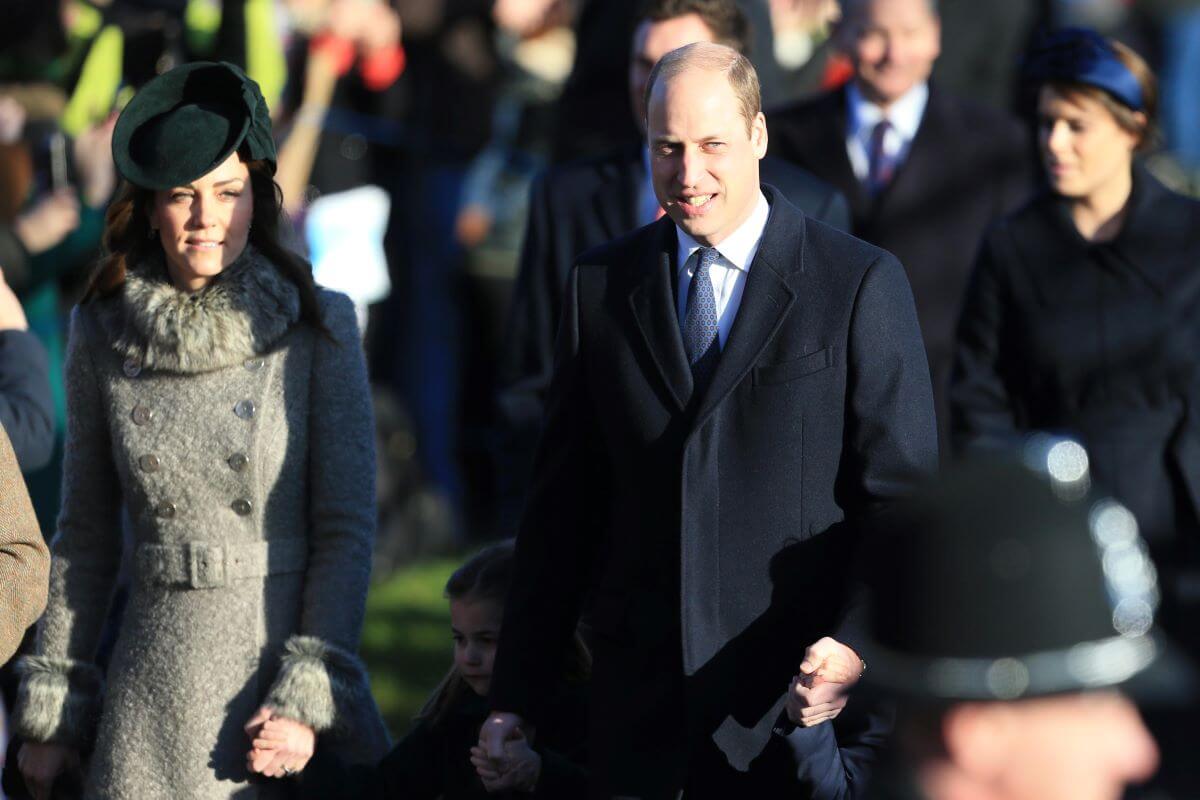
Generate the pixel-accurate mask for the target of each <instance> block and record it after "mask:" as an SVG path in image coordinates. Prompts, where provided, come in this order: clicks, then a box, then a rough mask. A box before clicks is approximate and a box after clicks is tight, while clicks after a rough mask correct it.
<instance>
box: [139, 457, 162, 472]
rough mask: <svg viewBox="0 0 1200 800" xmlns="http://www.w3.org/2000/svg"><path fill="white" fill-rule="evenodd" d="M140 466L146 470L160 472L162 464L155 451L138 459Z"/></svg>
mask: <svg viewBox="0 0 1200 800" xmlns="http://www.w3.org/2000/svg"><path fill="white" fill-rule="evenodd" d="M138 466H139V467H141V468H142V470H143V471H145V472H158V468H159V467H160V466H161V464H160V463H159V461H158V456H156V455H154V453H147V454H146V455H144V456H142V457H141V458H139V459H138Z"/></svg>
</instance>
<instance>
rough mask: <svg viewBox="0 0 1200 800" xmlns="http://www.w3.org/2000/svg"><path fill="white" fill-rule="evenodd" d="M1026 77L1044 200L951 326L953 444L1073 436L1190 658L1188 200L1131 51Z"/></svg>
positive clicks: (1196, 366) (1070, 34)
mask: <svg viewBox="0 0 1200 800" xmlns="http://www.w3.org/2000/svg"><path fill="white" fill-rule="evenodd" d="M1025 74H1026V79H1027V82H1028V84H1029V86H1030V88H1031V89H1032V90H1034V91H1036V92H1037V109H1038V120H1039V122H1038V132H1039V137H1038V139H1039V143H1040V150H1041V156H1042V162H1043V165H1044V167H1045V170H1046V179H1047V183H1048V185H1049V191H1048V192H1046V193H1045V194H1044V195H1043V196H1042V197H1040V198H1038V199H1035V200H1034V201H1033V202H1032V203H1031V204H1030V205H1028V206H1027V207H1026V208H1024V209H1022V210H1021V211H1019V212H1017V213H1016V214H1014V215H1013V216H1011V217H1009V218H1008V219H1006V220H1004V221H1003V222H1001V223H1000V224H998V225H997V226H996V227H995V228H994V229H993V230H992V231H991V232H990V233H989V235H988V236H987V237H986V239H985V241H984V244H983V247H982V250H981V254H980V257H979V262H978V265H977V268H976V273H975V276H974V279H973V284H972V286H971V289H970V290H969V292H968V296H967V298H966V301H965V305H964V308H963V313H962V319H961V323H960V327H959V334H958V346H957V354H956V362H955V376H954V380H953V386H952V391H951V404H952V409H953V432H954V443H955V445H956V447H957V448H958V449H960V450H961V449H963V448H970V447H973V446H981V445H983V446H986V445H992V444H1000V443H1002V442H1003V441H1004V440H1005V439H1008V438H1011V437H1013V436H1014V435H1018V434H1020V433H1021V432H1024V431H1029V430H1034V429H1042V430H1050V431H1057V432H1063V433H1066V434H1069V435H1071V436H1073V437H1075V438H1078V439H1079V440H1081V441H1082V442H1083V444H1084V445H1086V447H1087V451H1088V453H1089V454H1090V462H1091V463H1090V468H1091V476H1092V479H1093V481H1094V482H1095V483H1096V484H1097V485H1098V487H1099V488H1100V489H1101V490H1103V491H1104V492H1106V493H1109V494H1111V495H1112V496H1114V497H1115V498H1116V499H1118V500H1120V501H1121V502H1122V503H1124V504H1126V505H1127V506H1129V508H1130V509H1131V510H1132V511H1133V513H1134V515H1135V516H1136V518H1137V521H1138V523H1139V525H1140V527H1141V530H1142V533H1143V534H1144V536H1145V537H1146V539H1147V541H1148V543H1149V546H1150V549H1151V553H1152V555H1153V557H1154V560H1155V561H1156V562H1157V564H1158V565H1159V567H1160V571H1161V573H1162V576H1161V577H1162V594H1163V606H1162V613H1161V616H1160V620H1161V623H1162V626H1163V628H1164V629H1165V630H1166V631H1167V632H1168V633H1169V634H1171V635H1172V636H1173V637H1174V638H1175V639H1177V640H1178V641H1179V643H1180V644H1181V645H1183V646H1184V648H1186V649H1188V650H1190V651H1191V654H1192V655H1193V656H1196V655H1198V654H1200V624H1197V615H1198V614H1200V269H1197V254H1200V202H1196V201H1195V200H1191V199H1188V198H1185V197H1182V196H1180V195H1178V194H1175V193H1173V192H1171V191H1169V190H1168V189H1166V188H1165V187H1164V186H1163V185H1162V184H1160V183H1159V182H1158V181H1157V180H1156V179H1155V178H1153V177H1152V176H1151V175H1150V174H1149V172H1147V171H1146V170H1145V169H1144V168H1143V167H1142V166H1141V165H1140V164H1139V163H1138V162H1137V161H1136V160H1135V155H1136V154H1137V153H1138V152H1139V151H1141V150H1143V149H1145V148H1146V147H1147V146H1148V145H1149V144H1151V140H1152V138H1153V136H1152V131H1153V122H1154V116H1155V110H1156V104H1157V97H1156V88H1155V79H1154V76H1153V74H1152V73H1151V72H1150V70H1149V69H1148V68H1147V67H1146V64H1145V63H1144V62H1143V61H1142V59H1141V58H1139V57H1138V56H1137V55H1136V54H1135V53H1134V52H1133V51H1132V50H1130V49H1128V48H1126V47H1124V46H1122V45H1120V44H1118V43H1115V42H1111V41H1109V40H1106V39H1104V38H1102V37H1100V36H1098V35H1096V34H1095V33H1093V32H1091V31H1086V30H1079V29H1070V30H1064V31H1060V32H1058V33H1055V34H1052V35H1050V36H1049V37H1047V38H1046V39H1045V40H1044V41H1043V42H1042V43H1041V44H1040V45H1039V46H1038V47H1036V48H1035V50H1034V52H1033V53H1032V54H1031V56H1030V58H1029V60H1028V62H1027V63H1026V67H1025ZM1164 744H1167V743H1164ZM1168 749H1169V744H1168ZM1169 755H1170V754H1169V753H1168V758H1167V759H1166V762H1167V763H1166V766H1167V769H1168V770H1169V769H1170V768H1171V766H1172V764H1171V759H1170V757H1169ZM1193 794H1194V793H1192V792H1188V793H1187V796H1193Z"/></svg>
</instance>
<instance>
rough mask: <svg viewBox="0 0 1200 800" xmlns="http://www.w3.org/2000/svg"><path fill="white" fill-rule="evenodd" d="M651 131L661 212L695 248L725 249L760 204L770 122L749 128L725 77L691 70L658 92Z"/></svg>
mask: <svg viewBox="0 0 1200 800" xmlns="http://www.w3.org/2000/svg"><path fill="white" fill-rule="evenodd" d="M648 123H649V130H648V132H647V134H648V137H649V140H650V172H651V178H652V179H653V183H654V193H655V195H656V196H657V197H658V202H659V204H660V205H661V206H662V207H663V210H664V211H666V212H667V214H668V215H669V216H670V217H671V219H672V220H674V221H675V224H676V225H678V226H679V227H680V228H682V229H683V230H684V231H685V232H686V233H688V234H689V235H690V236H691V237H692V238H694V239H695V240H696V241H697V242H699V243H700V244H702V245H705V246H708V247H712V246H715V245H717V244H719V243H720V242H721V241H722V240H724V239H725V237H727V236H728V235H729V234H731V233H733V231H735V230H737V228H738V226H739V225H741V224H742V223H743V222H745V221H746V219H747V218H748V217H749V216H750V214H751V213H752V212H753V211H754V206H755V203H757V202H758V193H759V184H758V161H759V159H761V158H762V157H763V156H764V155H766V153H767V123H766V119H765V118H764V117H763V115H762V114H761V113H759V114H757V115H756V116H755V118H754V119H753V120H752V121H751V122H750V124H749V126H747V122H746V119H745V117H743V116H742V111H741V105H740V104H739V103H738V99H737V96H736V95H735V94H734V92H733V87H731V86H730V85H729V81H728V79H727V78H726V77H725V75H724V74H723V73H720V72H709V71H707V70H700V69H693V70H688V71H686V72H683V73H681V74H679V75H677V76H675V77H674V78H672V79H671V80H670V82H663V81H661V80H660V81H659V82H658V83H657V84H655V87H654V94H653V96H652V97H651V98H650V107H649V113H648Z"/></svg>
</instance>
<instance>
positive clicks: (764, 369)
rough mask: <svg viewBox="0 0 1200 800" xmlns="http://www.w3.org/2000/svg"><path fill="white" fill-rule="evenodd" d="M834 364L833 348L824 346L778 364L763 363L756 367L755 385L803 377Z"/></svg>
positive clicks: (784, 381)
mask: <svg viewBox="0 0 1200 800" xmlns="http://www.w3.org/2000/svg"><path fill="white" fill-rule="evenodd" d="M831 366H833V348H832V347H823V348H821V349H820V350H816V351H814V352H812V353H809V354H808V355H804V356H800V357H799V358H794V359H792V360H790V361H781V362H779V363H778V364H763V365H762V366H758V367H755V368H754V383H755V385H761V384H770V383H786V382H787V381H792V380H795V379H796V378H803V377H804V376H805V375H811V374H813V373H814V372H820V371H821V370H823V369H826V368H827V367H831Z"/></svg>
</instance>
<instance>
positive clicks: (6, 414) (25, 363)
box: [0, 330, 54, 471]
mask: <svg viewBox="0 0 1200 800" xmlns="http://www.w3.org/2000/svg"><path fill="white" fill-rule="evenodd" d="M0 427H3V428H4V432H5V433H7V434H8V438H9V440H10V441H12V446H13V451H14V452H16V454H17V463H19V464H20V465H21V469H22V470H25V471H28V470H31V469H36V468H38V467H40V466H43V465H44V464H45V463H46V462H47V461H49V460H50V454H51V452H52V451H53V450H54V397H53V395H52V394H51V391H50V368H49V366H48V365H47V363H46V349H45V348H44V347H42V344H41V342H39V341H38V340H37V339H36V338H35V337H34V335H33V334H31V333H29V332H27V331H19V330H3V331H0Z"/></svg>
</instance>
